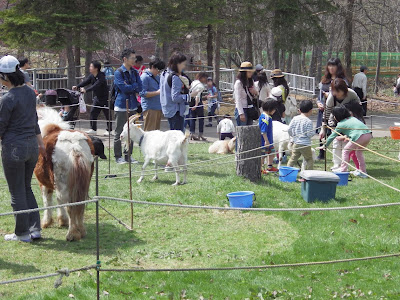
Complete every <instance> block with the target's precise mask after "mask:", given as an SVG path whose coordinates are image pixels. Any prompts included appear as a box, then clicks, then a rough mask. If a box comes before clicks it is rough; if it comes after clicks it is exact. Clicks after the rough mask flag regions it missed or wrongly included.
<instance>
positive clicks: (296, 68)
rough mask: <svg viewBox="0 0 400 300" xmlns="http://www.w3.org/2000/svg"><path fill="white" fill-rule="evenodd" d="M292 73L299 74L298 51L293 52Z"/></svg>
mask: <svg viewBox="0 0 400 300" xmlns="http://www.w3.org/2000/svg"><path fill="white" fill-rule="evenodd" d="M292 73H294V74H300V54H298V53H294V54H293V61H292Z"/></svg>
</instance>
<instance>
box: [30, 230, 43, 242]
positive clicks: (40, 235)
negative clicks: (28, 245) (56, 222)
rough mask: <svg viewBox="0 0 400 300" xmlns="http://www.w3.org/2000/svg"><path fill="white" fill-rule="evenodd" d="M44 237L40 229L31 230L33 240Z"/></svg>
mask: <svg viewBox="0 0 400 300" xmlns="http://www.w3.org/2000/svg"><path fill="white" fill-rule="evenodd" d="M41 238H42V234H41V233H40V230H35V231H32V232H31V239H32V240H39V239H41Z"/></svg>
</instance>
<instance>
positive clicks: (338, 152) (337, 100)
mask: <svg viewBox="0 0 400 300" xmlns="http://www.w3.org/2000/svg"><path fill="white" fill-rule="evenodd" d="M351 101H357V103H359V104H360V105H361V103H360V98H358V96H357V94H356V92H355V91H353V90H352V89H350V88H348V87H347V83H346V81H344V80H343V79H341V78H336V79H335V80H333V81H332V83H331V92H330V93H329V95H328V99H327V100H326V104H325V110H324V115H323V120H324V121H323V124H322V125H328V126H330V127H336V123H337V121H336V120H335V118H334V117H333V115H332V110H333V108H335V107H338V106H341V105H345V104H346V103H349V102H351ZM325 136H326V129H325V128H324V127H323V128H322V129H321V132H320V139H321V140H322V139H323V138H325ZM343 147H344V138H343V137H338V138H336V139H335V140H334V141H333V153H334V154H335V155H334V156H333V167H332V168H331V169H332V170H333V171H335V170H337V169H339V168H340V165H341V164H342V160H341V159H340V157H342V149H343Z"/></svg>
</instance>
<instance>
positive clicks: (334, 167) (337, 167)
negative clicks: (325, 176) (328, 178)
mask: <svg viewBox="0 0 400 300" xmlns="http://www.w3.org/2000/svg"><path fill="white" fill-rule="evenodd" d="M339 168H340V166H336V165H334V166H333V167H332V168H331V171H333V170H336V169H339Z"/></svg>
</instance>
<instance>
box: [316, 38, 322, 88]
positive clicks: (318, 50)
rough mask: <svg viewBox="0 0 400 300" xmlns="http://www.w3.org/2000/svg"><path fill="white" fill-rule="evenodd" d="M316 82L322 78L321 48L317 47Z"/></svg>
mask: <svg viewBox="0 0 400 300" xmlns="http://www.w3.org/2000/svg"><path fill="white" fill-rule="evenodd" d="M316 77H317V80H320V78H322V46H318V47H317V73H316Z"/></svg>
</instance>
